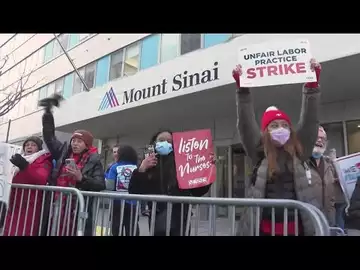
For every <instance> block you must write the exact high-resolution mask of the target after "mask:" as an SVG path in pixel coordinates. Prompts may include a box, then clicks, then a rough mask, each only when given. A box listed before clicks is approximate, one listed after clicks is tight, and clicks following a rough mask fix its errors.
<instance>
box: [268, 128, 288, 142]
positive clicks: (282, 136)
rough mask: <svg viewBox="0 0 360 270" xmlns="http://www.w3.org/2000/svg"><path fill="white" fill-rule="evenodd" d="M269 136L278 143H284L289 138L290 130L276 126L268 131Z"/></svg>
mask: <svg viewBox="0 0 360 270" xmlns="http://www.w3.org/2000/svg"><path fill="white" fill-rule="evenodd" d="M270 136H271V138H272V139H273V140H274V141H276V142H278V143H279V144H280V145H284V144H285V143H286V142H287V141H288V140H289V138H290V130H288V129H286V128H282V127H281V128H277V129H274V130H272V131H270Z"/></svg>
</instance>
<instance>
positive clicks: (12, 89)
mask: <svg viewBox="0 0 360 270" xmlns="http://www.w3.org/2000/svg"><path fill="white" fill-rule="evenodd" d="M8 59H9V56H8V55H6V56H5V57H4V58H3V60H4V62H3V63H1V64H0V76H1V75H2V73H1V69H2V68H3V67H4V66H5V65H6V62H7V61H8ZM25 71H26V65H25V67H24V70H23V72H22V74H21V75H20V78H19V79H18V81H17V82H15V83H13V84H12V85H8V86H6V87H4V88H2V89H0V93H1V96H2V97H1V98H0V117H1V116H4V115H6V114H7V113H9V112H10V111H11V110H12V109H14V108H15V106H16V105H17V104H18V103H19V102H20V100H21V99H22V98H23V97H25V96H26V95H27V92H28V90H29V89H31V88H33V87H35V86H36V85H37V84H38V83H39V81H38V82H36V83H35V84H34V85H31V86H29V85H28V81H29V79H30V76H31V74H32V73H33V71H31V72H29V73H28V74H25Z"/></svg>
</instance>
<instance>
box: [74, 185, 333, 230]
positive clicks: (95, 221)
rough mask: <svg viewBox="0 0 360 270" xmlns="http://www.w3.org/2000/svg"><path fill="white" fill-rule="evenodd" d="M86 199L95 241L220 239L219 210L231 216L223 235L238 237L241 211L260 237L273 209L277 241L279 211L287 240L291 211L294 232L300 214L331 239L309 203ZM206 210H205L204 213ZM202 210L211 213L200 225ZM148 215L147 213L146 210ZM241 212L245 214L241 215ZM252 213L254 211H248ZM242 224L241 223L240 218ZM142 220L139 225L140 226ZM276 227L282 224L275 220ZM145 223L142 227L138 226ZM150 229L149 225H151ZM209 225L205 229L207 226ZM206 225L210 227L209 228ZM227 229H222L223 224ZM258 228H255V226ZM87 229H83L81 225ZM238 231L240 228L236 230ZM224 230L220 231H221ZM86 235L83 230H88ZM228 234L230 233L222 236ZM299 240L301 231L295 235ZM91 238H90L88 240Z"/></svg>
mask: <svg viewBox="0 0 360 270" xmlns="http://www.w3.org/2000/svg"><path fill="white" fill-rule="evenodd" d="M81 193H82V194H83V196H84V199H85V211H86V212H87V213H88V218H89V219H90V220H88V222H91V223H92V226H91V227H92V233H91V235H99V236H110V235H114V236H118V235H119V236H121V235H127V236H136V235H150V236H153V235H155V236H157V235H166V236H176V235H179V236H189V235H210V236H215V235H218V234H217V232H218V231H217V229H216V228H217V226H219V225H221V223H218V221H219V220H218V219H217V218H216V217H217V214H218V212H217V210H218V209H219V208H220V207H221V208H222V209H227V211H228V214H227V218H226V219H222V221H224V220H225V221H226V222H225V226H222V227H223V228H220V229H221V230H220V231H221V232H220V235H232V236H235V235H237V231H241V230H242V228H241V227H238V228H237V223H238V222H237V220H236V217H237V216H236V210H237V208H243V209H244V208H246V207H250V208H252V209H254V210H255V218H254V216H253V215H251V217H250V223H251V227H255V228H257V229H255V230H253V232H252V233H251V235H255V236H258V235H260V232H259V227H260V226H259V224H260V216H261V215H260V213H261V210H262V209H265V208H270V209H271V213H272V215H271V216H272V218H271V219H272V220H271V224H272V230H271V231H272V235H275V232H274V227H275V212H276V214H278V213H279V209H282V210H280V211H281V212H282V213H283V215H284V219H283V222H284V232H283V233H284V235H288V233H287V223H288V219H289V212H290V211H289V210H293V211H292V212H291V213H293V215H294V217H295V226H296V227H297V228H298V221H299V220H300V219H299V213H300V212H301V215H302V217H303V215H306V216H307V217H308V218H309V219H310V220H311V222H312V225H313V229H314V235H315V236H328V235H329V234H330V227H329V224H328V222H327V220H326V218H325V216H324V214H323V213H322V212H321V211H320V210H318V209H317V208H316V207H313V206H311V205H309V204H307V203H303V202H300V201H295V200H280V199H279V200H275V199H271V200H269V199H244V198H236V199H235V198H213V197H201V198H198V197H178V196H164V195H135V194H122V193H118V192H85V191H82V192H81ZM145 202H146V203H147V205H148V206H149V211H150V212H149V213H148V215H149V217H148V219H149V220H148V221H146V220H144V218H142V217H141V212H143V211H142V210H141V208H142V207H141V206H143V205H144V203H145ZM202 206H205V207H202ZM200 209H203V210H204V211H205V212H207V213H206V214H205V215H204V214H203V215H202V219H200V216H201V215H200V212H201V211H200ZM143 210H144V209H143ZM241 212H242V211H241ZM250 212H251V213H253V211H250ZM240 218H241V217H240ZM139 220H140V221H141V222H139ZM276 221H278V219H276ZM140 223H142V224H140ZM147 223H148V224H147ZM204 224H205V226H204ZM206 224H207V225H208V226H206ZM223 225H224V224H223ZM253 225H256V226H253ZM83 226H84V225H83ZM238 226H239V225H238ZM219 227H221V226H219ZM84 229H85V228H84ZM224 230H225V231H226V230H227V232H224ZM295 231H296V233H295V234H296V235H298V234H299V230H298V229H296V230H295ZM88 235H90V234H88Z"/></svg>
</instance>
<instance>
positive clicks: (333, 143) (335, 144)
mask: <svg viewBox="0 0 360 270" xmlns="http://www.w3.org/2000/svg"><path fill="white" fill-rule="evenodd" d="M322 126H323V128H324V129H325V131H326V136H327V140H328V145H327V150H326V154H329V151H330V150H331V149H335V150H336V155H337V156H338V157H341V156H344V155H345V146H344V133H343V125H342V123H341V122H338V123H330V124H324V125H322Z"/></svg>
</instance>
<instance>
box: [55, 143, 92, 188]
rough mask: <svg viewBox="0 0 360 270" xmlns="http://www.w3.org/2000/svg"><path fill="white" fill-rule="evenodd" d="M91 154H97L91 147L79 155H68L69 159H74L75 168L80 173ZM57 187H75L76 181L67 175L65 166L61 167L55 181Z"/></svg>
mask: <svg viewBox="0 0 360 270" xmlns="http://www.w3.org/2000/svg"><path fill="white" fill-rule="evenodd" d="M93 153H97V149H96V148H95V147H91V148H89V149H88V150H85V151H84V152H82V153H81V154H74V153H70V155H69V158H72V159H74V161H75V164H76V166H77V167H78V169H79V170H80V171H82V169H83V168H84V167H85V165H86V163H87V162H88V161H89V158H90V155H91V154H93ZM57 186H60V187H75V186H76V180H75V178H74V177H73V176H71V175H69V173H67V171H66V166H65V164H62V165H61V168H60V176H59V177H58V179H57Z"/></svg>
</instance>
